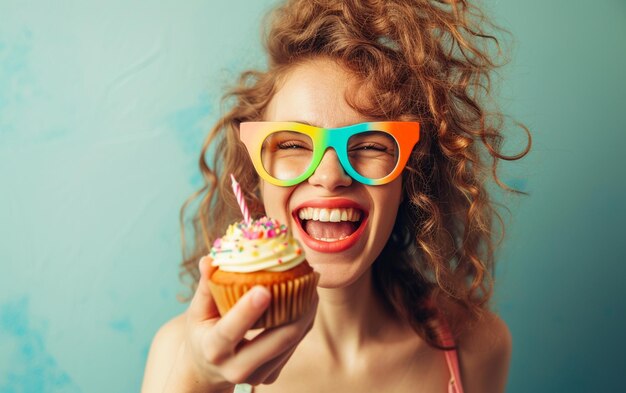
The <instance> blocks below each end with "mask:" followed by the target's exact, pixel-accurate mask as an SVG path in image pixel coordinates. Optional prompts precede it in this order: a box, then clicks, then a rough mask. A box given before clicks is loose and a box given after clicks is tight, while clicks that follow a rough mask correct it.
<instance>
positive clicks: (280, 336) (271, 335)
mask: <svg viewBox="0 0 626 393" xmlns="http://www.w3.org/2000/svg"><path fill="white" fill-rule="evenodd" d="M316 310H317V298H316V299H315V302H314V304H312V305H311V308H310V309H309V310H308V311H307V312H306V313H305V314H304V315H303V316H302V317H301V318H299V319H298V320H296V321H294V322H291V323H289V324H286V325H283V326H279V327H276V328H272V329H267V330H265V331H263V332H262V333H261V334H259V335H258V336H257V337H255V338H254V339H253V340H251V341H249V342H246V343H244V344H243V345H241V346H240V347H239V350H238V351H237V356H235V357H233V358H232V359H231V360H230V361H229V363H232V364H231V366H232V367H234V368H237V369H241V370H248V371H249V373H250V374H251V373H252V372H254V370H256V369H257V368H259V367H261V365H263V364H264V363H266V362H267V360H268V359H273V358H275V357H277V356H278V355H280V354H282V353H285V352H287V351H289V350H291V349H293V348H294V347H295V346H296V345H298V343H299V342H300V341H301V340H302V339H303V338H304V336H305V335H306V334H307V333H308V331H309V330H310V329H311V327H312V326H313V319H314V317H315V312H316Z"/></svg>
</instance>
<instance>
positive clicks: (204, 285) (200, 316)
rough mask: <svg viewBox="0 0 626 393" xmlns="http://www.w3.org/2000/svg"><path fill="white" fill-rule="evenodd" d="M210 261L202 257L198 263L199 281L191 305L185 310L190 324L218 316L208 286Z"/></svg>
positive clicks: (206, 257)
mask: <svg viewBox="0 0 626 393" xmlns="http://www.w3.org/2000/svg"><path fill="white" fill-rule="evenodd" d="M211 261H212V259H211V258H210V257H208V256H204V257H202V258H200V261H199V262H198V270H199V271H200V280H199V281H198V287H197V288H196V293H195V294H194V295H193V299H191V304H190V305H189V308H188V309H187V315H188V319H189V320H190V321H191V322H204V321H206V320H208V319H212V318H216V317H219V316H220V313H219V311H218V310H217V306H216V305H215V301H214V300H213V296H212V295H211V291H210V290H209V285H208V280H209V273H210V272H211V270H212V269H213V267H212V266H211Z"/></svg>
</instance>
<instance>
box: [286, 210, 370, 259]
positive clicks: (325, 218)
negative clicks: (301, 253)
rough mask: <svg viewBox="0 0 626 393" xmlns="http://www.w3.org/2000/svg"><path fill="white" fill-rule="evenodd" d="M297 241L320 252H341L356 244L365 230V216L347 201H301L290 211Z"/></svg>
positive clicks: (366, 214)
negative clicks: (298, 233)
mask: <svg viewBox="0 0 626 393" xmlns="http://www.w3.org/2000/svg"><path fill="white" fill-rule="evenodd" d="M292 214H293V217H294V219H295V220H296V222H297V224H298V225H296V227H297V230H298V231H299V232H300V235H301V236H300V238H301V240H302V241H303V242H304V244H306V245H307V246H308V247H309V248H311V249H312V250H315V251H320V252H341V251H344V250H347V249H349V248H351V247H352V246H353V245H355V244H356V243H357V241H358V240H359V239H360V237H361V235H362V234H363V233H364V231H365V227H366V224H367V216H368V213H367V211H366V210H365V209H363V208H362V207H360V206H359V205H358V204H357V203H355V202H354V201H351V200H348V199H335V200H332V201H329V200H316V201H309V202H305V203H303V204H302V205H300V206H299V207H297V208H296V209H295V210H294V211H293V212H292Z"/></svg>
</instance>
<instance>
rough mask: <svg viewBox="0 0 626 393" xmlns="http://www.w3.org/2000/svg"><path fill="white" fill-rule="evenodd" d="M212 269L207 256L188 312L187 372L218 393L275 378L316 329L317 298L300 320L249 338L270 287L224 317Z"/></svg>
mask: <svg viewBox="0 0 626 393" xmlns="http://www.w3.org/2000/svg"><path fill="white" fill-rule="evenodd" d="M209 268H210V258H208V257H204V258H202V259H201V260H200V263H199V269H200V275H201V276H200V282H199V283H198V289H197V290H196V293H195V295H194V297H193V299H192V301H191V304H190V305H189V308H188V309H187V311H186V334H185V336H186V338H185V340H184V342H183V344H182V347H181V350H180V351H179V358H178V360H177V366H178V367H180V365H181V364H184V365H186V367H188V368H189V369H188V370H186V371H185V372H184V373H183V374H186V375H187V378H188V379H189V378H191V379H193V382H194V386H195V387H197V388H202V389H207V388H208V389H212V391H224V390H227V391H229V390H230V389H232V386H233V384H237V383H248V384H251V385H258V384H261V383H266V384H268V383H272V382H274V381H275V380H276V378H278V375H279V374H280V371H281V369H282V368H283V366H284V365H285V364H286V363H287V360H289V357H290V356H291V354H292V353H293V352H294V350H295V349H296V346H297V345H298V343H300V341H301V340H302V339H303V338H304V336H305V335H306V334H307V332H308V331H309V330H310V329H311V326H312V325H313V318H314V316H315V311H316V309H317V297H316V298H315V304H313V305H312V307H311V308H310V310H308V311H307V313H306V314H305V315H303V316H302V317H301V318H299V319H298V320H296V321H294V322H291V323H289V324H286V325H283V326H279V327H275V328H270V329H266V330H264V331H263V332H261V333H260V334H258V335H257V336H255V337H254V338H253V339H251V340H247V339H245V338H244V336H245V335H246V333H247V332H248V330H250V328H251V327H252V326H253V325H254V323H255V322H256V321H257V320H258V319H259V318H260V317H261V315H262V314H263V312H264V311H265V310H266V309H267V307H268V305H269V303H270V293H269V291H268V290H267V289H266V288H264V287H262V286H257V287H254V288H252V289H251V290H250V291H248V292H247V293H246V294H245V295H244V296H243V297H242V298H241V299H240V300H239V301H238V302H237V304H235V306H234V307H233V308H232V309H230V310H229V311H228V313H226V315H224V316H223V317H220V315H219V312H218V310H217V307H216V305H215V302H214V301H213V297H212V296H211V292H210V291H209V288H208V285H207V280H208V278H207V276H208V270H209ZM179 371H180V369H179ZM176 374H178V373H176V372H173V375H172V376H171V377H174V379H177V378H176ZM171 379H172V378H170V380H171ZM172 383H173V384H178V382H174V381H172ZM169 385H170V384H168V386H169ZM179 386H180V385H179Z"/></svg>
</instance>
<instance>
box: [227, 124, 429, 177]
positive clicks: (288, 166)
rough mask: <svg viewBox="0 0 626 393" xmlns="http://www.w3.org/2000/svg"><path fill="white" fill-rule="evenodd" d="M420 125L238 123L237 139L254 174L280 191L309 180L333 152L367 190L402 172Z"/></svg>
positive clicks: (348, 172) (344, 167)
mask: <svg viewBox="0 0 626 393" xmlns="http://www.w3.org/2000/svg"><path fill="white" fill-rule="evenodd" d="M419 131H420V125H419V123H417V122H411V121H377V122H368V123H359V124H354V125H350V126H346V127H339V128H322V127H315V126H312V125H308V124H302V123H297V122H275V121H256V122H242V123H241V124H240V127H239V133H240V138H241V141H242V142H243V143H244V145H245V146H246V149H247V150H248V153H249V154H250V158H251V159H252V163H253V165H254V168H255V169H256V171H257V173H258V174H259V176H261V177H262V178H263V179H265V180H266V181H268V182H269V183H271V184H274V185H277V186H283V187H289V186H293V185H296V184H298V183H301V182H303V181H304V180H306V179H308V178H309V177H310V176H311V175H312V174H313V173H314V172H315V170H316V169H317V167H318V166H319V164H320V162H321V161H322V158H323V156H324V153H325V152H326V150H327V149H328V148H333V149H334V150H335V152H336V154H337V157H338V158H339V162H340V163H341V166H342V167H343V169H344V170H345V172H346V173H347V174H348V175H350V177H352V178H353V179H355V180H357V181H359V182H361V183H363V184H366V185H370V186H378V185H382V184H386V183H389V182H391V181H392V180H394V179H395V178H397V177H398V175H400V173H402V170H403V169H404V167H405V165H406V163H407V161H408V159H409V156H410V155H411V151H412V150H413V147H414V146H415V144H416V143H417V141H418V140H419Z"/></svg>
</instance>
